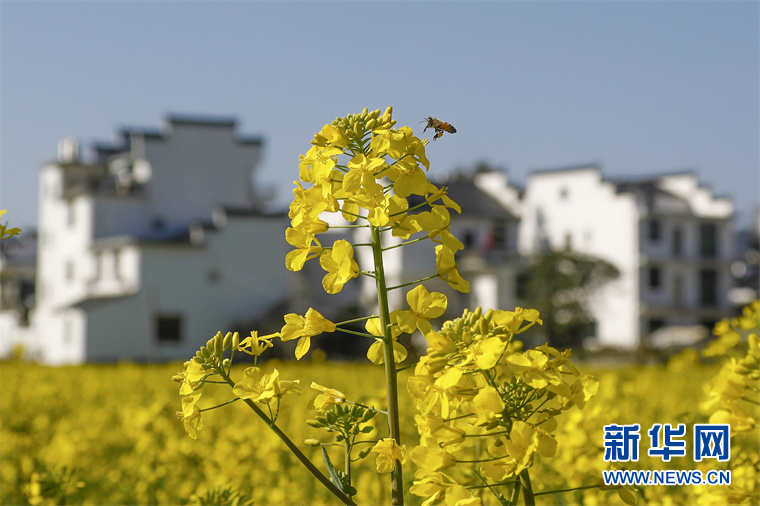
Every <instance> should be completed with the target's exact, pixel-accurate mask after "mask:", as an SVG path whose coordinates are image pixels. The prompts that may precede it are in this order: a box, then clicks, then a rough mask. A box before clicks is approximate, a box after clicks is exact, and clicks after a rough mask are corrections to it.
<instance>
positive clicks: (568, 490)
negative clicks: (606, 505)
mask: <svg viewBox="0 0 760 506" xmlns="http://www.w3.org/2000/svg"><path fill="white" fill-rule="evenodd" d="M590 488H599V485H586V486H585V487H575V488H561V489H557V490H547V491H546V492H536V493H534V494H533V496H534V497H535V496H539V495H548V494H564V493H565V492H575V491H576V490H588V489H590Z"/></svg>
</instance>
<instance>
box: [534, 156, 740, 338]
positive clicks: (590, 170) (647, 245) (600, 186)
mask: <svg viewBox="0 0 760 506" xmlns="http://www.w3.org/2000/svg"><path fill="white" fill-rule="evenodd" d="M522 203H523V207H522V221H521V226H520V252H521V253H522V254H523V255H526V256H530V255H532V254H536V253H539V252H541V251H546V250H547V249H554V250H562V249H568V250H572V251H576V252H579V253H586V254H589V255H594V256H596V257H598V258H601V259H603V260H606V261H608V262H610V263H612V264H613V265H615V266H616V267H617V268H618V269H619V270H620V277H619V278H617V279H615V280H613V281H611V282H609V283H607V284H606V285H604V286H602V287H601V288H600V289H599V290H598V291H597V293H595V294H594V296H593V298H592V300H591V310H592V312H593V316H594V318H595V320H596V329H595V331H594V332H593V334H594V335H592V336H589V337H592V338H594V339H595V341H596V343H597V344H598V345H600V346H604V347H618V348H629V349H632V348H636V347H638V346H639V345H640V344H643V343H645V342H646V340H647V339H648V338H649V336H650V335H652V334H653V333H654V332H655V331H658V329H662V328H664V327H670V328H675V327H677V328H679V329H683V328H688V327H697V326H705V327H708V328H711V327H712V325H713V324H714V323H715V322H717V321H718V320H719V319H721V318H722V317H724V316H726V314H728V312H729V311H730V309H731V304H730V302H729V300H728V296H727V294H728V292H729V288H730V287H731V283H732V282H731V274H730V263H731V259H732V256H733V243H732V229H731V218H732V216H733V204H732V202H731V201H730V200H728V199H723V198H716V197H715V196H713V195H712V193H711V191H710V190H709V189H708V188H705V187H702V186H699V183H698V181H697V178H696V176H695V175H694V174H693V173H691V172H685V173H678V174H665V175H662V176H659V177H654V178H649V179H641V180H635V181H633V180H632V181H620V180H618V181H615V180H607V179H604V178H603V177H602V175H601V172H600V170H599V169H598V168H597V167H593V166H591V167H578V168H568V169H561V170H546V171H538V172H535V173H533V174H532V175H531V176H530V178H529V179H528V182H527V184H526V188H525V195H524V198H523V202H522ZM682 334H683V332H681V333H679V335H682ZM693 335H694V336H696V337H699V336H703V335H704V332H703V331H696V329H695V332H694V333H693ZM681 341H683V339H681ZM659 344H660V345H665V344H667V343H664V342H663V343H659Z"/></svg>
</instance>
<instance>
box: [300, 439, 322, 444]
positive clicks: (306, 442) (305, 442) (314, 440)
mask: <svg viewBox="0 0 760 506" xmlns="http://www.w3.org/2000/svg"><path fill="white" fill-rule="evenodd" d="M303 444H305V445H307V446H322V443H321V442H319V440H318V439H306V440H304V442H303Z"/></svg>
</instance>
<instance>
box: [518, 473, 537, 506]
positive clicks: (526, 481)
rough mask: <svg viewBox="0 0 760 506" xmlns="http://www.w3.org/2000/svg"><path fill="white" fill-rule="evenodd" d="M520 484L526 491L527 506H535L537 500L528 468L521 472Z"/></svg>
mask: <svg viewBox="0 0 760 506" xmlns="http://www.w3.org/2000/svg"><path fill="white" fill-rule="evenodd" d="M520 482H521V483H522V486H523V488H524V489H525V492H524V494H523V495H524V496H525V506H535V504H536V498H535V496H534V495H533V487H532V486H531V484H530V474H529V473H528V469H527V468H525V469H523V470H522V471H520Z"/></svg>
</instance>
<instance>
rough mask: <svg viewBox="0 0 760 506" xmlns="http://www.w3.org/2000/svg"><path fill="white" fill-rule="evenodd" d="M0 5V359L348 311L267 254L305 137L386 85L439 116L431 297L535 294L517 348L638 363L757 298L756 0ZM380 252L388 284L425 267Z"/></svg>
mask: <svg viewBox="0 0 760 506" xmlns="http://www.w3.org/2000/svg"><path fill="white" fill-rule="evenodd" d="M0 9H1V10H0V23H2V24H1V26H0V28H1V30H0V31H1V33H2V35H1V36H0V37H1V38H0V43H1V44H2V47H1V51H2V53H1V55H0V56H1V57H2V89H1V90H0V93H1V94H2V95H1V97H0V99H1V104H0V105H1V107H2V117H1V118H0V121H1V123H0V126H1V127H2V146H1V149H0V152H1V155H0V156H1V162H2V173H1V174H0V208H3V209H8V213H7V214H6V215H5V216H4V219H5V220H7V221H9V222H10V224H11V226H20V227H22V228H23V233H22V234H21V235H20V236H19V237H17V238H15V239H13V240H10V241H4V242H3V244H2V256H1V257H0V261H1V262H2V263H1V264H0V267H1V268H2V271H0V282H1V283H0V297H1V298H0V302H1V304H2V305H0V333H1V334H0V335H1V337H2V342H1V343H0V348H1V349H0V354H3V355H8V354H10V353H11V350H12V349H14V347H17V346H19V345H20V346H23V348H24V350H25V353H26V354H27V355H28V356H29V357H31V358H36V359H39V360H41V361H43V362H46V363H54V364H63V363H81V362H86V361H112V360H118V359H120V358H131V359H133V360H139V361H164V360H174V359H181V358H186V357H189V356H191V355H192V354H193V353H194V352H195V350H196V349H197V348H198V346H199V345H200V344H202V343H205V341H206V340H207V339H209V338H210V337H212V336H213V334H214V333H215V332H216V331H217V330H227V329H229V330H235V329H239V330H241V332H244V333H245V334H247V333H248V331H250V330H251V329H253V328H260V329H262V330H276V329H277V328H278V326H280V325H282V320H281V316H282V314H284V312H289V311H304V310H305V308H307V307H309V306H310V305H314V306H317V305H318V306H319V307H320V308H324V314H325V315H326V316H328V317H331V318H338V319H339V318H341V317H342V316H343V315H345V316H347V317H350V316H351V315H353V314H356V313H357V312H362V311H364V309H365V308H367V307H369V308H370V310H371V305H372V300H371V299H367V298H366V293H367V291H366V290H364V289H363V287H362V286H361V284H359V283H355V284H354V286H352V287H349V285H347V287H346V289H345V291H344V292H343V293H341V294H340V295H339V296H337V297H333V298H329V297H327V296H325V295H324V294H323V293H320V291H321V287H320V284H319V280H320V278H321V275H322V273H320V269H319V266H318V265H311V266H310V268H309V269H306V270H305V271H304V272H303V273H300V274H298V275H293V274H291V273H288V272H287V271H286V270H285V268H284V254H285V253H286V252H287V251H288V249H289V248H288V246H287V244H286V243H285V241H284V229H285V228H286V227H287V224H288V220H287V216H286V214H285V212H286V210H287V205H288V203H289V201H290V198H291V196H292V193H291V190H292V182H293V180H294V179H296V178H297V164H298V155H299V154H302V153H305V152H306V151H307V150H308V149H309V147H310V144H309V141H310V140H311V138H312V136H313V135H314V133H316V132H317V131H319V129H320V128H321V127H322V125H324V124H325V123H328V122H330V121H331V120H332V119H334V118H335V117H336V116H344V115H346V114H350V113H356V112H360V111H361V110H362V109H363V108H365V107H368V108H370V109H383V110H384V109H385V107H387V106H389V105H390V106H393V107H394V118H395V119H396V120H397V122H398V125H399V126H402V125H409V126H411V127H412V128H413V129H414V130H415V133H416V134H417V135H418V136H422V135H423V134H422V128H423V125H421V124H420V121H421V120H422V119H423V118H425V117H427V116H435V117H438V118H440V119H442V120H444V121H447V122H450V123H451V124H453V125H454V126H455V127H456V129H457V133H456V134H455V135H449V134H444V137H443V138H441V139H438V140H437V141H435V142H432V139H431V144H430V146H429V147H428V158H429V159H430V161H431V172H432V174H433V178H434V180H435V181H436V182H437V184H439V185H442V186H448V187H449V188H450V191H451V195H452V198H454V199H455V200H458V201H460V202H461V203H462V207H463V213H462V215H461V216H457V217H455V219H454V220H452V231H453V232H454V233H455V235H457V236H458V237H459V238H460V239H461V240H462V241H463V242H464V243H465V246H466V248H465V251H464V252H462V255H461V257H460V258H459V261H460V270H461V271H462V273H463V275H464V276H465V277H466V278H467V279H469V280H470V281H471V283H472V287H473V290H472V292H471V293H470V294H469V295H467V296H460V295H458V294H456V293H453V292H447V294H448V295H449V296H450V309H451V312H452V314H448V315H446V316H447V317H452V316H455V315H456V311H461V309H462V308H463V307H474V306H477V305H480V306H483V307H486V308H488V307H494V308H502V309H512V308H513V307H514V306H516V305H528V306H532V307H538V308H539V309H541V311H542V313H543V314H545V315H547V316H548V319H547V325H546V326H545V327H544V328H545V329H546V330H545V334H544V335H539V336H538V337H537V338H536V339H537V341H540V342H544V341H546V340H550V341H552V342H553V344H556V345H558V346H566V345H567V346H575V347H579V348H580V349H585V350H588V351H589V353H592V352H599V353H601V352H604V351H605V350H616V351H623V352H625V353H636V354H639V356H643V357H646V356H648V354H649V353H650V351H651V350H668V349H671V348H674V347H676V348H677V347H679V346H681V347H683V346H691V345H694V344H697V343H701V342H704V340H705V339H706V338H707V335H708V334H709V329H710V328H711V327H712V325H713V324H714V323H715V322H716V321H718V320H719V319H720V318H722V317H723V316H727V315H730V314H733V313H735V312H736V311H737V310H738V308H739V307H741V306H742V305H744V304H746V303H748V302H749V301H751V300H752V299H754V298H757V276H758V270H757V269H758V256H759V255H758V245H757V235H758V220H757V217H758V200H759V199H758V195H759V192H760V176H759V174H758V167H759V165H758V133H759V132H758V75H760V73H759V68H758V44H757V41H758V6H757V4H754V3H749V2H748V3H743V2H735V3H725V4H724V3H671V2H669V3H653V2H652V3H650V2H646V3H643V2H642V3H638V2H626V3H597V2H593V3H590V2H578V3H573V2H567V3H549V2H542V3H535V4H533V3H527V2H510V3H480V2H457V3H427V2H420V3H411V4H408V3H395V2H387V3H386V2H381V3H357V4H349V3H342V2H341V3H317V4H302V3H298V4H290V3H285V4H283V3H259V2H232V3H183V4H178V3H173V2H152V3H142V2H140V3H134V4H132V3H103V4H94V3H75V2H49V3H20V2H15V3H8V2H5V3H3V4H2V5H0ZM425 136H427V137H428V138H430V135H429V131H428V132H427V133H426V134H425ZM340 237H342V236H340V235H339V234H336V235H335V238H340ZM407 251H408V252H407ZM407 251H405V253H404V254H403V255H402V254H401V253H399V254H398V255H397V256H394V257H392V258H389V260H388V261H389V265H390V268H391V275H392V276H395V279H398V280H399V281H400V282H404V281H406V280H410V279H415V277H419V276H420V274H421V273H424V272H429V269H430V268H431V267H434V258H429V257H424V256H422V254H421V253H420V254H417V253H416V252H414V251H413V250H412V251H409V250H407ZM435 288H436V289H439V288H440V289H441V290H444V289H445V287H435ZM402 302H403V300H402V299H400V300H398V301H397V303H398V304H401V303H402ZM325 342H328V340H325ZM327 346H328V347H329V345H327ZM333 348H334V349H333V350H329V349H328V350H327V352H328V356H329V357H332V358H342V357H344V356H350V355H351V354H353V353H357V354H358V353H363V351H361V350H358V351H357V350H354V351H351V350H348V349H347V345H346V344H345V343H342V344H339V345H337V346H335V345H334V346H333Z"/></svg>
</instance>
